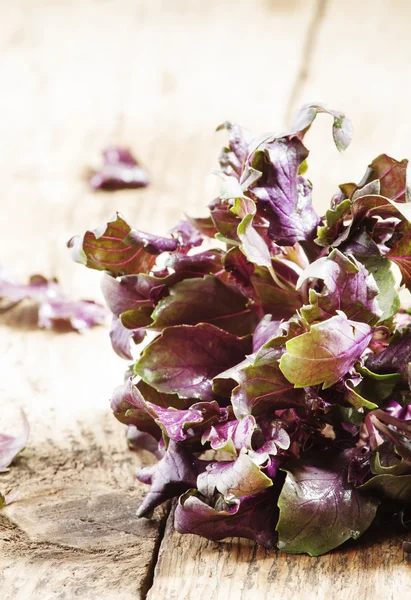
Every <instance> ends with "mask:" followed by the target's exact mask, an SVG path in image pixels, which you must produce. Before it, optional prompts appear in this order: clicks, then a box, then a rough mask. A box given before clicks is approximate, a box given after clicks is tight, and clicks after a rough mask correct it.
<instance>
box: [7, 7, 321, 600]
mask: <svg viewBox="0 0 411 600" xmlns="http://www.w3.org/2000/svg"><path fill="white" fill-rule="evenodd" d="M316 8H317V2H316V1H312V2H311V1H310V2H306V1H304V0H292V1H291V0H258V1H257V2H255V3H253V5H252V6H251V5H250V4H249V3H248V2H235V1H234V0H225V1H223V2H218V1H217V0H210V1H208V2H203V1H202V0H195V1H189V0H173V1H172V2H171V1H168V0H150V1H143V0H139V1H136V0H70V1H69V0H67V1H66V0H63V1H60V2H55V1H54V0H42V1H40V0H38V1H33V0H15V1H13V2H2V3H1V21H0V56H1V60H0V80H1V82H2V94H1V95H0V111H1V114H2V119H1V120H0V176H1V178H2V182H3V188H2V189H3V191H2V195H1V197H0V209H1V210H0V236H1V237H0V246H1V259H0V260H1V263H2V265H4V266H5V267H6V268H7V269H8V271H9V272H10V274H12V275H15V276H16V277H17V278H21V279H24V278H26V277H28V276H29V275H30V274H32V273H34V272H41V273H42V274H44V275H45V276H48V277H52V276H57V277H58V278H59V280H60V282H61V283H62V285H63V287H64V288H65V290H66V291H67V292H68V293H70V294H71V295H72V296H74V297H89V298H94V299H101V294H100V290H99V280H100V276H99V274H98V273H92V272H89V271H87V270H86V269H83V268H81V267H80V266H78V265H74V264H72V263H71V260H70V257H69V254H68V251H67V249H66V247H65V242H66V241H67V239H69V238H70V237H71V236H72V235H74V234H76V233H82V232H83V231H84V230H85V229H88V228H90V227H95V226H97V225H99V224H100V223H102V222H104V221H106V220H107V218H108V217H110V215H111V214H112V213H113V212H114V210H116V209H118V210H120V211H122V212H123V214H124V215H125V216H127V217H128V218H129V219H130V220H131V221H132V222H133V223H134V224H135V225H136V226H137V227H140V228H141V229H143V230H154V231H160V232H161V231H166V230H167V229H168V228H169V227H171V226H172V225H173V224H174V222H175V221H176V220H177V219H178V218H180V216H181V215H182V213H183V212H184V211H187V212H190V213H191V214H196V213H198V212H200V213H201V212H202V211H203V206H205V204H206V203H207V202H208V201H209V200H211V199H212V198H213V194H214V190H215V189H216V183H215V177H214V176H212V175H211V172H212V170H213V169H215V167H216V157H217V154H218V151H219V148H220V147H221V145H222V143H223V140H224V138H223V135H222V134H215V132H214V130H215V127H216V126H217V125H218V124H219V123H221V122H222V121H224V120H225V119H231V120H238V121H239V122H241V123H243V124H244V125H246V126H248V127H250V128H251V129H254V130H255V131H256V132H259V131H261V130H267V129H273V128H277V127H278V128H282V127H284V115H285V113H286V107H287V104H288V101H289V96H290V94H291V90H292V89H293V86H294V84H295V78H296V77H297V73H298V71H299V68H300V65H301V58H302V48H303V47H304V43H305V42H306V36H307V32H308V30H309V26H310V23H312V21H313V18H314V17H315V13H316ZM279 56H284V57H286V62H284V63H283V64H279V61H278V57H279ZM279 74H281V76H279ZM110 142H115V143H118V144H125V145H130V146H131V147H132V148H133V150H134V151H135V153H136V154H137V156H138V158H139V159H140V160H141V161H142V163H143V164H144V165H146V166H147V168H148V170H149V172H150V175H151V178H152V182H153V183H152V185H151V186H150V187H149V188H147V189H146V190H139V191H137V192H121V193H116V194H93V193H92V192H91V191H90V190H89V188H88V185H87V182H86V179H85V175H86V170H87V167H89V166H90V165H91V164H92V163H93V162H94V161H96V160H97V161H98V160H99V153H100V151H101V149H102V148H103V147H104V146H105V145H106V144H107V143H110ZM0 357H1V362H0V427H1V420H2V417H5V416H6V415H5V413H6V412H9V409H11V408H13V407H14V408H16V409H17V407H20V406H22V407H24V409H25V411H26V413H27V415H28V418H29V421H30V424H31V436H30V442H29V445H28V448H27V449H26V451H25V452H24V454H23V455H22V456H21V457H20V458H19V459H18V460H17V461H16V463H15V465H13V468H12V469H11V470H10V472H9V473H7V474H5V475H1V476H0V486H1V489H8V488H11V489H13V490H18V491H19V492H20V500H19V501H18V502H16V503H15V504H13V505H11V506H9V507H8V508H6V509H5V510H4V511H2V513H1V516H0V519H1V520H0V596H1V598H2V600H48V599H49V598H50V599H53V600H55V599H62V600H71V599H72V598H80V599H81V600H83V599H84V600H117V599H120V600H122V599H124V600H129V599H131V598H144V597H145V595H146V592H147V589H148V588H149V586H150V585H151V578H152V573H153V568H154V563H155V561H156V556H157V547H158V544H159V542H160V539H161V536H162V529H163V526H164V524H165V509H160V510H158V511H156V513H155V516H154V518H153V520H152V521H147V520H137V519H136V518H135V508H136V507H137V506H138V504H139V502H140V500H141V498H142V495H143V493H145V486H142V485H140V484H138V483H136V482H135V480H134V478H133V471H134V469H135V468H136V467H138V466H141V465H142V464H149V463H150V461H151V460H152V458H151V457H150V456H148V455H147V454H146V453H139V454H130V453H128V452H127V450H126V445H125V440H124V430H123V428H122V427H121V426H120V425H119V424H117V423H116V422H115V420H114V419H113V417H112V416H111V414H110V413H109V410H108V398H109V396H110V393H111V390H112V389H113V387H114V386H115V385H118V384H119V383H121V381H122V376H123V371H124V368H125V364H124V362H123V361H121V360H120V359H118V358H117V357H116V356H115V355H114V354H113V352H112V350H111V348H110V343H109V339H108V331H107V328H104V327H101V328H97V329H95V330H93V331H91V332H88V333H87V334H85V335H78V334H74V333H73V334H64V335H58V334H53V333H50V332H45V331H38V330H37V329H36V326H35V314H34V312H33V310H32V309H31V307H29V306H27V305H22V306H21V307H19V308H18V309H16V310H15V311H13V312H12V313H10V314H8V315H7V317H6V318H2V323H1V325H0ZM213 560H215V558H213V559H212V561H213ZM210 564H212V563H210Z"/></svg>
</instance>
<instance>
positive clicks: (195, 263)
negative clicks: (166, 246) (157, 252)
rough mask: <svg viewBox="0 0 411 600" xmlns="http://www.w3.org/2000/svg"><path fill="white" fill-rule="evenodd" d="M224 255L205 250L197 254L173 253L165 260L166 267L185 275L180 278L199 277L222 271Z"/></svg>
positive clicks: (216, 250)
mask: <svg viewBox="0 0 411 600" xmlns="http://www.w3.org/2000/svg"><path fill="white" fill-rule="evenodd" d="M223 257H224V253H223V252H222V251H221V250H218V249H214V250H205V251H204V252H199V253H198V254H192V255H188V254H179V253H175V254H172V255H171V256H169V257H168V258H167V260H166V265H167V267H170V268H171V269H173V271H175V272H176V273H185V276H184V277H182V278H184V279H185V278H190V277H201V276H202V275H205V274H207V273H218V272H219V271H221V270H222V268H223V265H222V260H223Z"/></svg>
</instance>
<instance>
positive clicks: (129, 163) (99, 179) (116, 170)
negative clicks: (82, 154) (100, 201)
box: [90, 146, 150, 191]
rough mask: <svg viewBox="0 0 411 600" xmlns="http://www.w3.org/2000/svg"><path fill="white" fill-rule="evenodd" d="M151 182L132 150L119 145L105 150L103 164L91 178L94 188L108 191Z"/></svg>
mask: <svg viewBox="0 0 411 600" xmlns="http://www.w3.org/2000/svg"><path fill="white" fill-rule="evenodd" d="M149 183H150V179H149V177H148V174H147V172H146V171H145V170H144V169H143V168H142V167H141V166H140V165H139V164H138V163H137V161H136V159H135V158H134V157H133V155H132V154H131V152H130V150H128V149H127V148H119V147H118V146H109V147H108V148H106V150H103V165H102V167H101V168H100V170H99V171H97V172H96V173H94V175H93V176H92V177H91V179H90V185H91V187H92V188H94V189H95V190H106V191H116V190H124V189H135V188H140V187H146V186H147V185H148V184H149Z"/></svg>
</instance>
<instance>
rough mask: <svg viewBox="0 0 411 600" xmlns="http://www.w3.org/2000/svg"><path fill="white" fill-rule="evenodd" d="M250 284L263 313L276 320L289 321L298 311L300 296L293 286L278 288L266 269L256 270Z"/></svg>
mask: <svg viewBox="0 0 411 600" xmlns="http://www.w3.org/2000/svg"><path fill="white" fill-rule="evenodd" d="M251 283H252V285H253V288H254V290H255V293H256V296H257V299H258V300H259V301H260V302H261V305H262V308H263V310H264V312H265V313H268V314H272V315H273V316H274V317H275V318H276V319H289V318H290V317H292V316H293V315H294V314H295V312H296V311H297V310H299V309H300V307H301V295H300V293H299V291H298V290H296V289H295V285H294V286H292V287H291V286H285V288H280V287H279V286H278V285H277V284H276V283H275V282H274V280H273V278H272V276H271V275H270V273H269V272H268V271H267V270H266V269H265V270H264V269H262V268H256V269H255V272H254V275H253V276H252V278H251Z"/></svg>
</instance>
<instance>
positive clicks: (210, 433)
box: [201, 415, 259, 456]
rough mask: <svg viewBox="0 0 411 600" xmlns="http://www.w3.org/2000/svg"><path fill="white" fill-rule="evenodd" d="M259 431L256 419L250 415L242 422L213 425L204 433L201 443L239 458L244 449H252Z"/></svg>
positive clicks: (235, 421)
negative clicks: (208, 444) (239, 453)
mask: <svg viewBox="0 0 411 600" xmlns="http://www.w3.org/2000/svg"><path fill="white" fill-rule="evenodd" d="M257 431H259V428H258V425H257V423H256V420H255V418H254V417H253V416H251V415H248V416H246V417H244V418H243V419H241V421H237V420H236V419H235V420H232V421H226V422H225V423H219V424H214V425H212V426H211V427H210V428H209V429H207V430H206V431H205V432H204V434H203V436H202V438H201V443H202V444H203V445H204V444H205V443H206V442H210V446H211V448H212V449H213V450H224V451H225V452H228V453H229V454H233V455H234V456H237V453H238V452H239V451H240V450H241V449H242V448H246V449H247V450H251V449H252V441H253V437H254V434H255V432H257Z"/></svg>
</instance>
